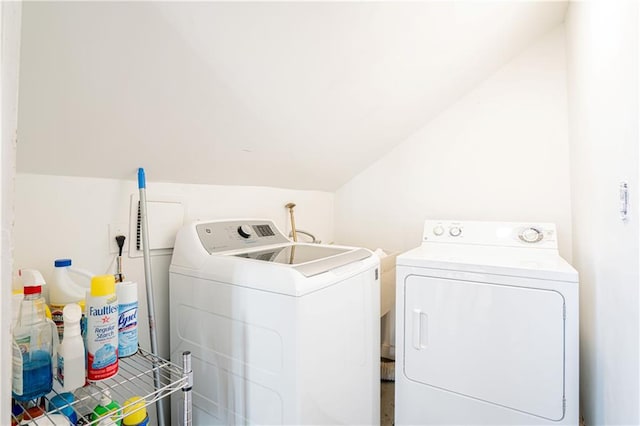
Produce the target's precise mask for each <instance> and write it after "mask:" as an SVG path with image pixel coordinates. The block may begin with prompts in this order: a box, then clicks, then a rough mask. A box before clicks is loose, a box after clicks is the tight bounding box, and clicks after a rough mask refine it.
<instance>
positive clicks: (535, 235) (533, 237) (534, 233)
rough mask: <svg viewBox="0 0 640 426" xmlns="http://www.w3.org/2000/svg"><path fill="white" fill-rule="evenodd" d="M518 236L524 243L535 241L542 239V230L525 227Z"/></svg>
mask: <svg viewBox="0 0 640 426" xmlns="http://www.w3.org/2000/svg"><path fill="white" fill-rule="evenodd" d="M519 237H520V239H521V240H522V241H524V242H525V243H537V242H538V241H540V240H541V239H542V232H540V231H539V230H538V229H536V228H527V229H525V230H523V231H522V232H521V233H520V235H519Z"/></svg>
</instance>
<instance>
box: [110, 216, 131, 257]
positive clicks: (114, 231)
mask: <svg viewBox="0 0 640 426" xmlns="http://www.w3.org/2000/svg"><path fill="white" fill-rule="evenodd" d="M118 235H124V236H125V237H126V238H127V239H128V238H129V224H127V223H112V224H110V225H109V253H116V254H117V253H118V251H119V248H118V243H117V242H116V237H117V236H118ZM127 246H128V244H127V240H125V244H124V247H123V248H122V253H126V252H127V251H128V250H127Z"/></svg>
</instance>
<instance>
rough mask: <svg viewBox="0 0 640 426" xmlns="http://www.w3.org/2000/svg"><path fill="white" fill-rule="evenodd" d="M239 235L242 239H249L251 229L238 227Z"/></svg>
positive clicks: (244, 226) (243, 226) (247, 226)
mask: <svg viewBox="0 0 640 426" xmlns="http://www.w3.org/2000/svg"><path fill="white" fill-rule="evenodd" d="M238 234H239V235H240V236H241V237H242V238H249V237H251V227H250V226H249V225H241V226H238Z"/></svg>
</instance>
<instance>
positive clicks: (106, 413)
mask: <svg viewBox="0 0 640 426" xmlns="http://www.w3.org/2000/svg"><path fill="white" fill-rule="evenodd" d="M121 415H122V410H121V409H120V404H118V403H117V402H116V401H114V400H112V399H111V393H110V392H109V391H108V390H105V391H103V392H102V397H101V398H100V405H96V408H94V409H93V413H91V421H92V422H95V421H96V420H98V419H102V418H104V419H105V420H106V419H107V418H109V417H110V418H111V419H113V421H112V422H109V421H107V422H105V424H114V425H117V426H120V425H121V424H122V419H121V418H120V416H121ZM116 419H118V420H116ZM98 424H102V422H100V423H98Z"/></svg>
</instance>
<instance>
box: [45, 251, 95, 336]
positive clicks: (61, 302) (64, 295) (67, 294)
mask: <svg viewBox="0 0 640 426" xmlns="http://www.w3.org/2000/svg"><path fill="white" fill-rule="evenodd" d="M54 266H55V268H54V270H53V282H52V283H51V284H50V285H49V307H50V309H51V317H52V319H53V322H55V323H56V326H57V327H58V337H59V338H60V340H62V338H63V337H64V336H63V335H64V318H63V315H62V310H63V309H64V307H65V306H66V305H67V304H69V303H77V304H79V305H80V306H82V307H84V299H85V297H86V294H87V290H89V289H90V288H91V277H92V276H94V274H92V273H91V272H88V271H85V270H82V269H77V268H72V267H71V259H56V260H55V262H54ZM73 275H75V278H76V279H74V277H73Z"/></svg>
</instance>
